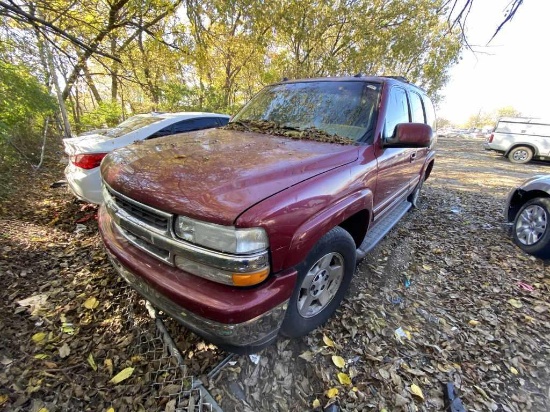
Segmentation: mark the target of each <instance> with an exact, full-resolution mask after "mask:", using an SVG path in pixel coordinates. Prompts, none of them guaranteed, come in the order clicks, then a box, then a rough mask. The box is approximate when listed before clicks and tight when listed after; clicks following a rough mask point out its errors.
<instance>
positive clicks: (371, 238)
mask: <svg viewBox="0 0 550 412" xmlns="http://www.w3.org/2000/svg"><path fill="white" fill-rule="evenodd" d="M411 207H412V204H411V203H410V202H408V201H406V200H405V201H403V202H402V203H401V204H399V205H398V206H396V207H395V208H394V209H393V210H392V211H391V212H390V213H388V214H387V215H386V216H384V217H383V218H382V220H380V221H379V222H376V223H375V224H374V226H373V227H372V229H370V230H369V231H368V233H367V236H365V239H364V240H363V243H361V246H359V249H357V253H356V256H357V262H359V261H360V260H361V259H363V258H364V257H365V256H366V255H367V253H369V252H370V251H371V250H372V249H374V247H375V246H376V245H377V244H378V242H380V241H381V240H382V239H383V238H384V236H386V235H387V234H388V232H389V231H390V230H391V229H392V228H393V227H394V226H395V225H396V224H397V222H399V220H401V218H402V217H403V216H404V215H405V213H407V211H408V210H409V209H410V208H411Z"/></svg>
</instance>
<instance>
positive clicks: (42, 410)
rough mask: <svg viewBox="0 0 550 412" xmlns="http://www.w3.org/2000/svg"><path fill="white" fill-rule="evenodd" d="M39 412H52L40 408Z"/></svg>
mask: <svg viewBox="0 0 550 412" xmlns="http://www.w3.org/2000/svg"><path fill="white" fill-rule="evenodd" d="M38 412H50V411H49V410H48V408H40V409H39V410H38Z"/></svg>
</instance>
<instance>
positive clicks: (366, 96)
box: [232, 81, 380, 143]
mask: <svg viewBox="0 0 550 412" xmlns="http://www.w3.org/2000/svg"><path fill="white" fill-rule="evenodd" d="M379 97H380V85H379V84H376V83H367V82H360V81H312V82H302V83H285V84H278V85H274V86H269V87H266V88H265V89H263V90H262V91H261V92H260V93H258V94H257V95H256V96H255V97H254V98H253V99H252V100H251V101H250V102H249V103H248V104H247V105H246V106H245V107H244V108H243V109H242V110H241V111H240V112H239V113H238V114H237V115H236V116H235V118H234V119H233V121H232V124H234V125H240V126H241V127H242V128H243V129H244V130H250V131H254V132H262V131H265V132H266V133H269V134H281V135H284V136H289V137H295V138H311V139H313V140H322V141H332V142H335V143H350V142H351V143H353V142H357V141H359V140H368V139H369V138H370V135H372V133H373V125H374V124H375V118H376V115H377V108H378V102H379ZM258 129H260V130H258ZM312 130H314V131H315V132H317V133H311V131H312ZM305 132H307V133H305ZM298 134H301V135H302V136H301V137H297V136H298ZM319 135H321V136H322V138H316V137H315V136H319ZM327 137H340V138H344V139H337V140H334V139H328V138H327Z"/></svg>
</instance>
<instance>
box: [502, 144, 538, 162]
mask: <svg viewBox="0 0 550 412" xmlns="http://www.w3.org/2000/svg"><path fill="white" fill-rule="evenodd" d="M532 158H533V149H531V148H530V147H527V146H518V147H514V148H513V149H512V150H510V153H508V159H510V161H511V162H512V163H520V164H521V163H527V162H529V161H530V160H531V159H532Z"/></svg>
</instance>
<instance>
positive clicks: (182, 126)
mask: <svg viewBox="0 0 550 412" xmlns="http://www.w3.org/2000/svg"><path fill="white" fill-rule="evenodd" d="M219 125H220V124H219V123H218V119H217V118H216V117H199V118H196V119H189V120H184V121H182V122H178V123H176V124H174V125H173V129H172V133H184V132H191V131H193V130H202V129H209V128H211V127H219Z"/></svg>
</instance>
